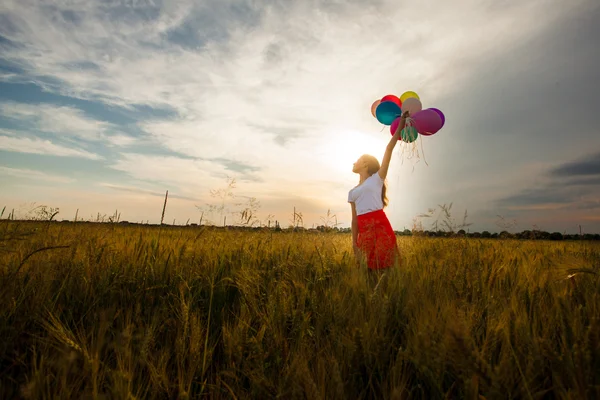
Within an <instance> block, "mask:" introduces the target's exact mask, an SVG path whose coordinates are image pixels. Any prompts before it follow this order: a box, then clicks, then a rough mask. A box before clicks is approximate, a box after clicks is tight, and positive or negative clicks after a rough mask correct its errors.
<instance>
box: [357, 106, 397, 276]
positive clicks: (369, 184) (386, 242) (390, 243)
mask: <svg viewBox="0 0 600 400" xmlns="http://www.w3.org/2000/svg"><path fill="white" fill-rule="evenodd" d="M408 116H409V113H408V111H407V112H404V113H403V114H402V117H401V121H400V124H399V125H398V128H397V129H396V132H395V133H394V136H392V139H391V140H390V142H389V143H388V145H387V147H386V149H385V154H384V155H383V160H382V162H381V166H380V165H379V161H377V159H376V158H375V157H373V156H371V155H368V154H364V155H362V156H361V157H360V158H359V159H358V160H357V161H356V162H355V163H354V166H353V168H352V172H354V173H357V174H358V175H359V176H360V181H359V183H358V185H357V186H356V187H355V188H353V189H352V190H350V192H349V193H348V202H349V203H350V205H351V207H352V245H353V247H354V253H355V254H356V256H357V258H360V257H366V261H367V266H368V267H369V269H370V270H371V271H375V270H382V269H385V268H389V267H392V266H393V265H394V264H395V262H396V260H397V257H398V248H397V246H396V235H395V234H394V230H393V229H392V225H391V224H390V221H389V220H388V218H387V216H386V215H385V213H384V212H383V208H384V207H385V206H387V203H388V199H387V197H386V195H385V192H386V185H385V178H386V176H387V172H388V167H389V166H390V159H391V158H392V151H393V150H394V147H395V146H396V142H398V139H399V138H400V132H402V129H404V126H405V124H406V118H407V117H408Z"/></svg>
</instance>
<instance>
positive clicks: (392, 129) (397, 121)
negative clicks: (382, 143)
mask: <svg viewBox="0 0 600 400" xmlns="http://www.w3.org/2000/svg"><path fill="white" fill-rule="evenodd" d="M398 125H400V117H398V118H396V119H395V120H394V122H392V124H391V125H390V133H391V134H392V136H394V133H396V129H398ZM398 139H400V138H398Z"/></svg>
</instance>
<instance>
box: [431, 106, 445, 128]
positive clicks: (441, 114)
mask: <svg viewBox="0 0 600 400" xmlns="http://www.w3.org/2000/svg"><path fill="white" fill-rule="evenodd" d="M428 110H433V111H435V112H436V113H438V115H439V116H440V118H441V119H442V126H444V124H445V123H446V116H445V115H444V113H443V112H441V111H440V110H438V109H437V108H433V107H430V108H428Z"/></svg>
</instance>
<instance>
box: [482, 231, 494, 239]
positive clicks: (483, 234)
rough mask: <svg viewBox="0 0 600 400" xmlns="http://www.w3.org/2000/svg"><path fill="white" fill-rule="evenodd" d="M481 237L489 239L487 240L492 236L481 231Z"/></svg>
mask: <svg viewBox="0 0 600 400" xmlns="http://www.w3.org/2000/svg"><path fill="white" fill-rule="evenodd" d="M481 237H482V238H486V239H489V238H491V237H492V234H491V233H490V232H488V231H483V232H481Z"/></svg>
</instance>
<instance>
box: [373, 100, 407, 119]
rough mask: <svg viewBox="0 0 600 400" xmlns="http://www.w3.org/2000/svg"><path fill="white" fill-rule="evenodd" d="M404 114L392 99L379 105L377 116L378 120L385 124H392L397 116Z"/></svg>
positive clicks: (376, 111)
mask: <svg viewBox="0 0 600 400" xmlns="http://www.w3.org/2000/svg"><path fill="white" fill-rule="evenodd" d="M400 115H402V109H401V108H400V106H399V105H398V104H396V103H394V102H392V101H384V102H382V103H380V104H379V105H378V106H377V109H376V110H375V116H376V117H377V121H379V122H381V123H382V124H384V125H391V124H392V122H394V120H395V119H396V118H398V117H399V116H400Z"/></svg>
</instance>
